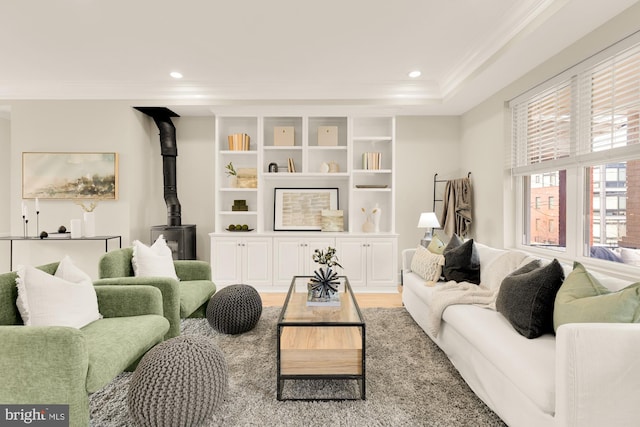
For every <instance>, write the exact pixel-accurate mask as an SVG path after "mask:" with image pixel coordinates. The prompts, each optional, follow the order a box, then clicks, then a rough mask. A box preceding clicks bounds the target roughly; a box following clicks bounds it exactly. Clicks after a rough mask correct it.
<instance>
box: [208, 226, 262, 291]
mask: <svg viewBox="0 0 640 427" xmlns="http://www.w3.org/2000/svg"><path fill="white" fill-rule="evenodd" d="M211 269H212V271H211V276H212V279H213V282H214V283H216V284H217V285H220V286H227V285H233V284H238V283H245V284H248V285H256V286H265V285H266V286H271V284H272V274H271V273H272V271H273V270H272V269H273V259H272V253H271V238H268V237H266V238H260V237H255V238H243V239H240V238H233V237H212V238H211Z"/></svg>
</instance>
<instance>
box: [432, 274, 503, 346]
mask: <svg viewBox="0 0 640 427" xmlns="http://www.w3.org/2000/svg"><path fill="white" fill-rule="evenodd" d="M497 295H498V290H497V289H495V290H492V289H487V288H485V287H483V286H479V285H476V284H474V283H469V282H454V281H453V280H451V281H449V282H446V283H444V284H442V285H440V284H438V285H437V286H436V288H435V289H434V292H433V296H432V298H431V304H430V306H429V317H428V326H427V327H428V329H429V333H430V334H432V335H433V336H434V337H437V336H438V332H439V331H440V323H441V321H442V313H443V312H444V310H445V308H447V307H449V306H450V305H454V304H473V305H477V306H479V307H485V308H490V309H493V310H495V303H496V296H497Z"/></svg>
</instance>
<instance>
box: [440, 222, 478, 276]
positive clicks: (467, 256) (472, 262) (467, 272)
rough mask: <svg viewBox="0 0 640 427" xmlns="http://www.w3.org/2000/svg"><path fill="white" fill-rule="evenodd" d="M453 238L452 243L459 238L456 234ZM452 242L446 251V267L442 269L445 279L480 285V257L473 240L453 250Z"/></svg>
mask: <svg viewBox="0 0 640 427" xmlns="http://www.w3.org/2000/svg"><path fill="white" fill-rule="evenodd" d="M453 236H454V237H452V238H451V241H453V240H454V238H456V237H457V236H456V235H455V234H454V235H453ZM451 241H450V242H449V244H448V245H447V247H446V248H445V249H444V267H443V268H442V275H443V276H444V279H445V280H447V281H449V280H453V281H455V282H470V283H475V284H476V285H479V284H480V257H478V252H477V251H476V248H475V246H474V244H473V239H469V240H467V241H466V242H464V243H462V244H461V245H459V246H454V247H453V248H450V245H451Z"/></svg>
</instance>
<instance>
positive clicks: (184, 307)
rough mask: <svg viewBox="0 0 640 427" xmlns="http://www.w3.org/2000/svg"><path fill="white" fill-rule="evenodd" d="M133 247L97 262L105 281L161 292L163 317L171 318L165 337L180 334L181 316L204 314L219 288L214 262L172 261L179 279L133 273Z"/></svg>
mask: <svg viewBox="0 0 640 427" xmlns="http://www.w3.org/2000/svg"><path fill="white" fill-rule="evenodd" d="M132 257H133V248H124V249H116V250H114V251H111V252H108V253H106V254H104V255H103V256H102V257H101V258H100V262H99V265H98V275H99V277H100V279H98V280H96V281H95V282H94V285H96V286H102V285H147V286H154V287H156V288H158V289H160V292H162V304H163V309H164V317H166V318H167V320H168V321H169V325H170V327H169V332H167V335H166V336H165V339H169V338H173V337H176V336H178V335H180V319H181V318H182V319H184V318H187V317H205V316H206V311H207V304H208V303H209V299H210V298H211V296H212V295H213V294H214V293H215V292H216V285H215V284H214V283H213V282H212V281H211V266H210V265H209V263H207V262H205V261H197V260H175V261H173V264H174V266H175V269H176V274H177V276H178V278H179V279H180V281H177V280H175V279H171V278H168V277H134V272H133V265H132V264H131V258H132Z"/></svg>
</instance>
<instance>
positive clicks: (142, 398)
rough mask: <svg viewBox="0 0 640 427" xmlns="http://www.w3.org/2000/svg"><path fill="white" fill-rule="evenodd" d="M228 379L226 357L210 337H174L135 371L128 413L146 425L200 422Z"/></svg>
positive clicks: (221, 394) (219, 400)
mask: <svg viewBox="0 0 640 427" xmlns="http://www.w3.org/2000/svg"><path fill="white" fill-rule="evenodd" d="M228 384H229V375H228V370H227V361H226V360H225V358H224V354H223V353H222V351H220V349H219V348H218V346H217V345H216V344H215V343H214V342H213V341H212V340H211V338H206V337H202V336H193V335H182V336H179V337H175V338H171V339H170V340H167V341H165V342H163V343H160V344H158V345H157V346H155V347H154V348H152V349H151V350H149V352H148V353H147V354H146V355H145V356H144V357H143V358H142V360H141V361H140V364H138V367H137V368H136V371H135V372H134V373H133V376H132V378H131V381H130V383H129V394H128V396H127V405H128V406H129V415H130V416H131V418H132V419H133V421H134V423H135V425H138V426H144V427H147V426H149V427H151V426H154V427H160V426H164V427H178V426H199V425H202V424H203V423H204V422H205V421H206V420H207V419H209V418H211V416H213V415H214V412H215V410H216V409H217V408H218V407H219V406H220V404H221V403H222V401H223V400H224V397H225V394H226V393H227V387H228Z"/></svg>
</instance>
